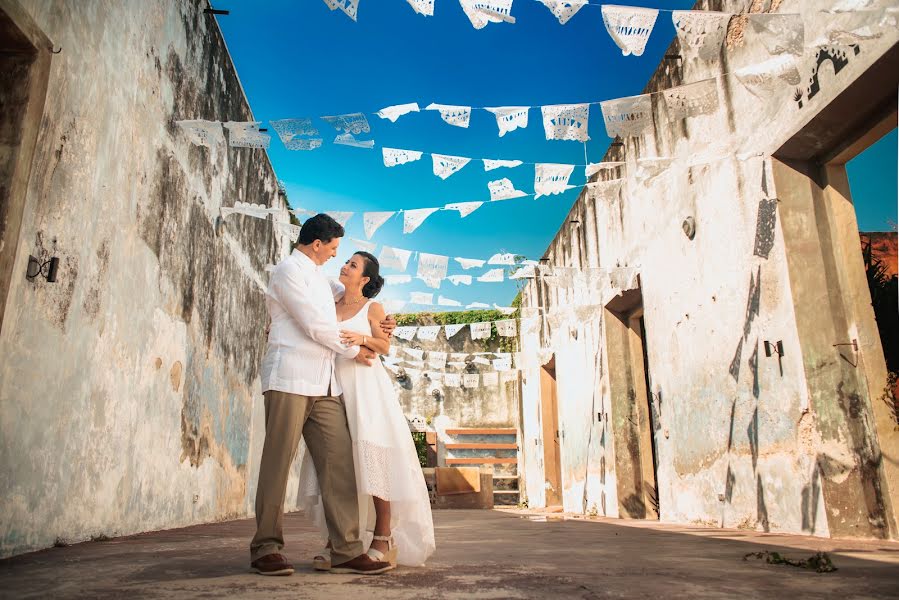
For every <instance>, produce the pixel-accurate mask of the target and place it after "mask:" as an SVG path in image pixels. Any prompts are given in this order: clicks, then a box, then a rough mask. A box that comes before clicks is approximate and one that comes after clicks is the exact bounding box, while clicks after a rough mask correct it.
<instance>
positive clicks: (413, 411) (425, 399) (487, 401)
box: [391, 317, 520, 428]
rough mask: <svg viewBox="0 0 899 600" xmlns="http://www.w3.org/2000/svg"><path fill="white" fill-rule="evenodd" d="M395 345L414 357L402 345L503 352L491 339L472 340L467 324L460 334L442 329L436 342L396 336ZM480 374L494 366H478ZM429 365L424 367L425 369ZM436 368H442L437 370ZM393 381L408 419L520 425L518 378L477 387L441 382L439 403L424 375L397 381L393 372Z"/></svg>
mask: <svg viewBox="0 0 899 600" xmlns="http://www.w3.org/2000/svg"><path fill="white" fill-rule="evenodd" d="M434 324H435V323H434V320H433V319H431V318H429V317H423V318H422V319H421V320H420V321H418V322H416V323H412V324H411V325H412V326H418V325H423V326H426V325H434ZM393 343H394V345H395V346H396V347H397V348H398V349H400V350H399V357H400V358H406V359H411V357H409V356H407V355H405V353H404V352H403V351H402V350H401V349H402V348H404V347H405V348H417V349H420V350H424V351H425V352H429V351H436V352H447V353H449V352H460V353H461V352H466V353H474V352H493V351H494V350H495V351H497V352H500V351H501V350H499V344H498V343H495V342H490V343H487V344H485V340H472V339H471V331H470V329H469V328H468V327H465V328H463V329H462V330H461V331H460V332H459V333H457V334H456V335H455V336H453V337H452V338H451V339H449V340H447V339H446V333H445V332H444V331H441V333H440V334H439V335H438V336H437V339H436V340H435V341H433V342H427V341H421V340H417V339H416V340H413V341H412V342H407V341H405V340H400V339H394V342H393ZM450 360H452V359H450ZM475 367H476V369H477V372H478V373H484V372H485V371H492V370H493V367H487V366H484V365H475ZM427 369H428V367H427V366H425V367H424V370H427ZM446 370H447V371H448V372H451V373H463V372H464V371H462V370H454V369H452V367H449V366H448V367H447V368H446ZM435 371H440V370H439V369H435ZM391 381H392V382H393V386H394V388H395V389H396V391H397V394H398V396H399V401H400V404H401V405H402V407H403V414H405V415H406V418H407V419H412V418H414V417H422V418H424V419H433V418H434V417H435V416H438V415H440V414H443V415H445V416H446V417H448V418H449V420H450V424H451V425H452V426H453V427H487V428H490V427H517V426H518V422H519V418H518V404H519V395H520V394H519V384H518V381H509V382H506V383H502V382H500V383H499V384H498V385H497V386H496V387H484V386H481V387H477V388H470V389H469V388H451V387H447V386H444V385H442V384H441V385H440V386H439V389H440V392H441V400H440V402H438V401H437V400H436V399H435V398H434V396H433V395H432V394H431V392H432V390H433V389H434V387H435V386H434V384H433V383H431V382H428V381H426V380H425V379H424V378H422V379H421V380H419V381H418V382H412V381H411V380H407V381H405V382H400V381H397V379H396V377H395V376H393V375H392V374H391Z"/></svg>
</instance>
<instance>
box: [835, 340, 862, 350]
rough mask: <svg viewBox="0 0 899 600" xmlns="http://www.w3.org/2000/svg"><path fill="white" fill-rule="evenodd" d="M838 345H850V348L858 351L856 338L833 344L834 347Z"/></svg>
mask: <svg viewBox="0 0 899 600" xmlns="http://www.w3.org/2000/svg"><path fill="white" fill-rule="evenodd" d="M838 346H852V349H853V350H855V351H856V352H858V340H852V341H851V342H842V343H840V344H834V345H833V347H834V348H836V347H838Z"/></svg>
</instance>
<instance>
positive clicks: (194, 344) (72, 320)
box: [0, 0, 295, 556]
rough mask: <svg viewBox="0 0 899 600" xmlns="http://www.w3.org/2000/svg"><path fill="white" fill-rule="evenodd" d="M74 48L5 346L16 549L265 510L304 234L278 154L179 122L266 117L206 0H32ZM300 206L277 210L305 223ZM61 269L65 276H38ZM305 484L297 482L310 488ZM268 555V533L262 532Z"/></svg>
mask: <svg viewBox="0 0 899 600" xmlns="http://www.w3.org/2000/svg"><path fill="white" fill-rule="evenodd" d="M22 4H23V6H24V8H25V10H26V11H27V12H28V13H29V14H30V16H31V18H32V19H33V20H34V21H35V23H36V24H37V26H38V27H39V28H40V29H42V30H43V32H44V33H45V34H46V35H47V36H48V37H49V38H50V39H51V40H53V43H54V44H55V45H56V46H61V47H62V52H61V53H60V54H58V55H55V56H54V57H53V61H52V67H51V73H50V83H49V91H48V94H47V101H46V107H45V112H44V115H43V117H42V119H41V121H40V122H39V123H37V122H35V123H27V124H26V126H27V127H39V128H40V132H39V138H38V144H37V152H36V155H35V160H34V164H33V168H32V174H31V179H30V183H29V187H28V196H27V200H26V205H25V215H24V218H23V225H22V231H21V237H20V243H19V248H18V252H17V258H16V265H15V269H14V277H13V281H12V282H11V287H10V295H9V301H8V304H7V310H6V313H5V318H4V324H3V329H2V332H3V333H2V338H0V357H2V360H0V488H2V489H3V495H2V500H0V514H3V521H2V523H3V525H2V546H0V553H2V555H3V556H9V555H12V554H17V553H21V552H26V551H29V550H34V549H37V548H43V547H46V546H49V545H51V544H53V542H54V540H56V539H57V538H61V539H64V540H66V541H70V542H72V541H80V540H85V539H88V538H90V537H92V536H97V535H101V534H102V535H108V536H112V535H122V534H130V533H135V532H141V531H150V530H156V529H162V528H169V527H177V526H184V525H189V524H194V523H201V522H208V521H214V520H220V519H226V518H233V517H243V516H246V515H248V514H250V513H251V511H252V504H253V499H254V496H255V489H254V487H255V481H256V470H257V469H258V461H259V453H260V451H261V444H262V439H263V435H264V430H263V425H262V424H263V416H262V402H261V398H260V383H259V364H260V359H261V355H262V352H263V350H264V332H263V328H264V326H265V322H266V319H267V313H266V309H265V305H264V285H265V280H266V276H265V273H264V267H265V265H266V264H268V263H273V262H277V261H278V260H279V258H280V257H281V256H282V255H284V254H285V253H286V252H287V250H288V246H289V241H288V240H286V239H283V238H278V237H277V236H276V235H275V234H273V232H272V226H271V223H270V222H265V221H262V220H259V219H252V218H247V217H242V216H240V215H235V216H232V217H229V219H228V221H227V222H226V224H225V225H224V227H222V228H221V230H220V231H219V232H218V233H217V232H216V228H215V221H216V217H217V216H218V214H219V208H220V206H222V205H232V204H233V203H234V202H236V201H245V202H255V203H263V204H266V205H270V206H271V205H275V206H280V207H282V208H285V204H284V202H283V200H281V199H280V198H279V197H278V194H277V181H276V178H275V174H274V172H273V170H272V167H271V165H270V163H269V161H268V157H267V156H266V154H265V153H264V151H261V150H252V149H238V148H234V149H231V148H228V147H220V148H217V149H208V148H203V147H198V146H193V145H191V144H190V143H189V142H188V141H187V140H186V138H185V137H184V136H183V135H182V134H181V133H180V131H179V128H178V127H177V126H176V125H175V123H174V122H175V121H176V120H178V119H193V118H205V119H214V120H223V121H227V120H237V121H240V120H252V114H251V112H250V108H249V106H248V104H247V101H246V98H245V96H244V94H243V90H242V88H241V86H240V82H239V80H238V78H237V74H236V72H235V70H234V66H233V64H232V62H231V58H230V56H229V54H228V51H227V49H226V47H225V44H224V41H223V39H222V36H221V34H220V32H219V29H218V26H217V25H216V23H215V21H214V19H213V18H212V17H211V16H208V15H204V14H203V12H202V9H203V6H202V5H201V4H200V3H196V2H187V1H184V2H168V1H161V0H160V1H148V2H140V3H135V2H130V3H100V2H77V3H76V2H63V1H55V2H23V3H22ZM287 217H288V215H287V213H286V210H285V211H284V212H282V213H279V214H277V215H275V217H274V218H275V219H278V220H286V219H287ZM29 254H34V255H36V256H38V257H42V258H46V257H49V256H58V257H59V259H60V267H59V275H58V281H57V282H56V283H52V284H51V283H47V282H45V281H43V280H42V279H40V278H38V279H37V280H35V282H30V281H27V280H26V279H25V277H24V273H25V268H26V262H27V257H28V255H29ZM294 487H295V486H294ZM248 543H249V540H248Z"/></svg>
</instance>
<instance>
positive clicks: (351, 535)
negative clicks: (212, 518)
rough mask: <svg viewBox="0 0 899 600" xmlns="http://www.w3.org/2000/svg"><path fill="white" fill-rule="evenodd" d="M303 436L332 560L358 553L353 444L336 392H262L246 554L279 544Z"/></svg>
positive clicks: (269, 550)
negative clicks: (252, 530) (261, 434)
mask: <svg viewBox="0 0 899 600" xmlns="http://www.w3.org/2000/svg"><path fill="white" fill-rule="evenodd" d="M302 436H305V438H306V446H307V447H308V448H309V452H310V453H311V455H312V462H313V463H314V464H315V471H316V473H317V474H318V484H319V487H320V488H321V494H322V504H323V505H324V512H325V521H326V522H327V524H328V535H329V537H330V540H331V561H332V563H333V564H335V565H336V564H340V563H343V562H346V561H348V560H350V559H352V558H355V557H357V556H359V555H360V554H362V540H361V539H360V538H359V503H358V499H357V494H356V472H355V470H354V465H353V445H352V440H351V439H350V430H349V427H348V425H347V420H346V408H345V407H344V405H343V400H342V399H341V398H335V397H333V396H298V395H296V394H287V393H285V392H276V391H268V392H265V445H264V446H263V448H262V461H261V464H260V466H259V484H258V487H257V488H256V535H255V537H253V541H252V542H251V543H250V557H251V558H250V560H253V561H254V560H256V559H258V558H260V557H263V556H266V555H267V554H275V553H279V552H280V551H281V549H282V548H284V533H283V530H282V527H283V519H284V497H285V494H286V493H287V477H288V475H289V474H290V465H291V464H292V463H293V460H294V458H295V457H296V454H297V448H298V446H299V443H300V438H301V437H302Z"/></svg>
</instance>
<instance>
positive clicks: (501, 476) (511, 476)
mask: <svg viewBox="0 0 899 600" xmlns="http://www.w3.org/2000/svg"><path fill="white" fill-rule="evenodd" d="M493 478H494V479H507V480H508V479H518V475H494V476H493Z"/></svg>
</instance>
